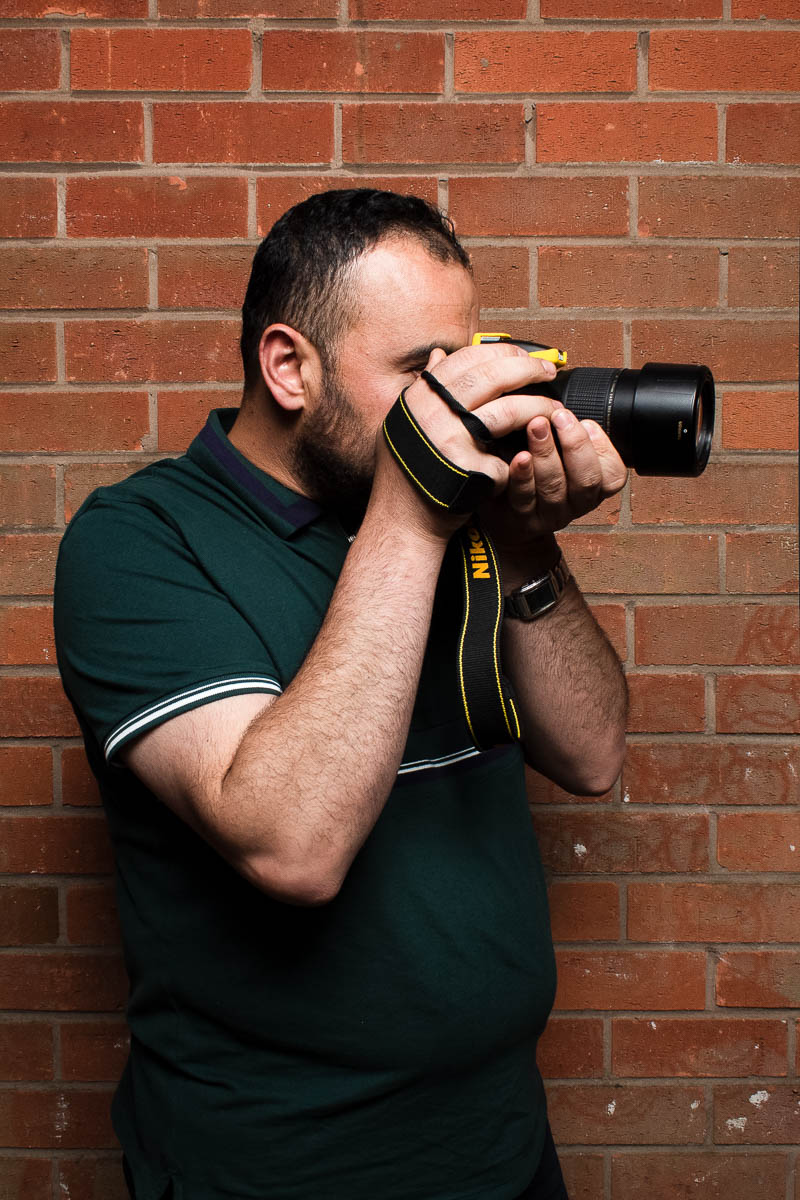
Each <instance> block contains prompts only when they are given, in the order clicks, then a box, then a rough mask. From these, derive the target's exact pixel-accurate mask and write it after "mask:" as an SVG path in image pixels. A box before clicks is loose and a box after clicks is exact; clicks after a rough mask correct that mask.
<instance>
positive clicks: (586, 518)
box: [570, 492, 623, 530]
mask: <svg viewBox="0 0 800 1200" xmlns="http://www.w3.org/2000/svg"><path fill="white" fill-rule="evenodd" d="M622 496H623V493H622V492H617V494H616V495H615V496H609V498H608V499H607V500H604V501H603V503H602V504H598V506H597V508H593V509H590V511H589V512H587V513H584V514H583V516H582V517H576V518H575V520H574V521H571V522H570V526H571V528H572V529H573V530H575V529H584V528H586V527H587V526H594V527H596V526H598V525H599V526H601V527H605V528H606V529H608V528H609V527H613V526H614V525H617V524H618V522H619V517H620V512H621V510H622Z"/></svg>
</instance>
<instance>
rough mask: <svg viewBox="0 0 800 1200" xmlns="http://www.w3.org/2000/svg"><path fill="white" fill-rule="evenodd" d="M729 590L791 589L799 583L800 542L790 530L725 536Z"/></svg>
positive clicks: (784, 590)
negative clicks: (799, 558) (787, 531)
mask: <svg viewBox="0 0 800 1200" xmlns="http://www.w3.org/2000/svg"><path fill="white" fill-rule="evenodd" d="M725 547H726V550H725V570H726V585H727V589H728V591H729V592H758V593H763V592H791V593H795V592H796V591H797V590H798V586H800V580H799V579H798V571H797V566H798V557H799V556H800V544H798V539H797V535H796V534H791V533H729V534H727V535H726V538H725Z"/></svg>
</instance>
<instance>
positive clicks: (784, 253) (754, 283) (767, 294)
mask: <svg viewBox="0 0 800 1200" xmlns="http://www.w3.org/2000/svg"><path fill="white" fill-rule="evenodd" d="M798 122H800V105H799V106H798ZM799 268H800V255H798V251H797V248H796V247H789V246H778V247H774V246H770V247H760V246H759V247H756V246H753V247H751V246H732V247H731V249H730V250H729V252H728V304H729V305H730V306H731V308H792V307H793V306H794V307H796V305H797V275H798V269H799Z"/></svg>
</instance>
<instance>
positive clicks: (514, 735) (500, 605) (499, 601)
mask: <svg viewBox="0 0 800 1200" xmlns="http://www.w3.org/2000/svg"><path fill="white" fill-rule="evenodd" d="M483 540H484V543H485V545H486V546H487V548H488V550H489V553H490V554H491V556H492V562H493V563H494V581H495V585H496V587H497V620H496V621H495V623H494V638H493V639H492V654H493V656H494V678H495V683H496V684H497V694H498V695H499V697H500V704H501V706H502V709H503V718H504V719H505V723H506V729H507V730H508V732H509V733H510V734H511V736H512V738H516V739H517V740H519V737H520V728H519V721H518V720H517V713H516V710H515V708H514V705H513V704H511V712H512V713H513V716H514V723H515V726H516V733H515V732H514V730H513V729H512V728H511V722H510V721H509V719H508V713H507V712H506V702H505V698H504V696H503V685H502V683H501V682H500V663H499V662H498V660H497V631H498V628H499V626H500V617H501V616H502V613H503V594H502V592H501V590H500V569H499V567H498V566H497V559H496V558H495V555H494V547H493V546H492V539H491V538H489V537H487V536H486V534H485V533H484V535H483Z"/></svg>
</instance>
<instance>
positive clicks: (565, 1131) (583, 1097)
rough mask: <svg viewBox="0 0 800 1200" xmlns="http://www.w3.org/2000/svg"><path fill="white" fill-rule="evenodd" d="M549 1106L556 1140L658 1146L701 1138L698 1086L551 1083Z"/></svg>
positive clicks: (702, 1112)
mask: <svg viewBox="0 0 800 1200" xmlns="http://www.w3.org/2000/svg"><path fill="white" fill-rule="evenodd" d="M547 1108H548V1113H549V1116H550V1123H551V1125H552V1127H553V1136H554V1137H555V1138H556V1140H557V1141H558V1142H560V1143H569V1144H573V1145H575V1144H578V1145H580V1144H582V1145H586V1146H604V1145H607V1144H609V1143H610V1144H612V1145H613V1144H622V1145H630V1146H635V1145H642V1144H648V1143H649V1144H651V1145H656V1146H664V1145H667V1146H668V1145H670V1144H672V1143H675V1142H677V1143H680V1144H683V1143H691V1142H702V1141H703V1138H704V1136H705V1125H706V1117H705V1106H704V1104H703V1092H702V1089H701V1088H698V1087H688V1086H683V1087H681V1086H672V1087H669V1086H667V1085H666V1084H648V1085H646V1086H643V1085H639V1086H632V1085H630V1084H625V1085H624V1086H623V1085H622V1084H619V1083H617V1084H599V1085H598V1084H595V1083H591V1084H581V1083H572V1084H564V1083H559V1084H551V1085H550V1087H549V1088H548V1090H547Z"/></svg>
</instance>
